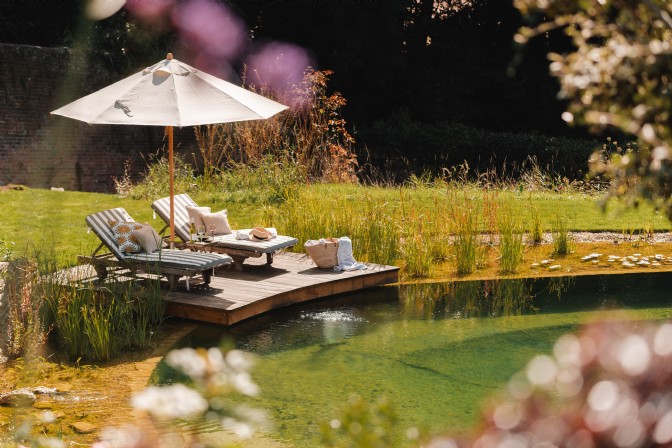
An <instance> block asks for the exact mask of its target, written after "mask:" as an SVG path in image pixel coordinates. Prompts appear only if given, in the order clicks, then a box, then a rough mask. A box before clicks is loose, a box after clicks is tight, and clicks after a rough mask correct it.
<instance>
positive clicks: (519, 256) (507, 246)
mask: <svg viewBox="0 0 672 448" xmlns="http://www.w3.org/2000/svg"><path fill="white" fill-rule="evenodd" d="M498 228H499V255H500V259H499V271H500V272H501V273H502V274H515V273H516V272H518V269H519V268H520V265H521V264H522V263H523V255H524V252H525V245H524V244H523V226H522V224H521V222H520V220H519V219H517V218H516V217H515V215H514V213H513V211H512V210H511V209H503V210H502V211H501V212H500V214H499V220H498Z"/></svg>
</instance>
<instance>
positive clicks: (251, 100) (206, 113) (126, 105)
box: [51, 53, 287, 242]
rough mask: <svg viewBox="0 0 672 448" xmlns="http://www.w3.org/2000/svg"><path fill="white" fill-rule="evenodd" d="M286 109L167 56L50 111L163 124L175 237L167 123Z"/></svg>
mask: <svg viewBox="0 0 672 448" xmlns="http://www.w3.org/2000/svg"><path fill="white" fill-rule="evenodd" d="M285 109H287V106H284V105H282V104H280V103H278V102H275V101H273V100H270V99H268V98H265V97H263V96H261V95H258V94H256V93H254V92H251V91H249V90H246V89H244V88H242V87H238V86H236V85H235V84H231V83H229V82H227V81H224V80H222V79H219V78H217V77H215V76H212V75H209V74H207V73H205V72H202V71H200V70H197V69H195V68H193V67H191V66H190V65H187V64H185V63H183V62H180V61H178V60H177V59H173V55H172V54H170V53H168V56H167V57H166V59H164V60H163V61H160V62H158V63H157V64H154V65H153V66H151V67H147V68H146V69H144V70H142V71H140V72H138V73H136V74H134V75H131V76H129V77H128V78H124V79H122V80H121V81H118V82H116V83H114V84H111V85H109V86H107V87H105V88H103V89H101V90H98V91H96V92H94V93H91V94H90V95H87V96H85V97H82V98H80V99H78V100H76V101H73V102H72V103H70V104H67V105H65V106H63V107H61V108H60V109H56V110H54V111H52V112H51V113H52V114H54V115H61V116H64V117H69V118H74V119H75V120H80V121H84V122H86V123H93V124H127V125H149V126H167V133H168V165H169V170H170V197H171V204H170V215H171V216H170V217H171V219H170V238H171V242H172V241H173V240H174V237H175V230H174V204H173V201H172V198H173V196H174V191H173V126H178V127H182V126H197V125H203V124H213V123H230V122H236V121H247V120H259V119H265V118H269V117H271V116H273V115H275V114H277V113H278V112H281V111H283V110H285Z"/></svg>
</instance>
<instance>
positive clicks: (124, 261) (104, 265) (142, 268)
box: [78, 207, 233, 290]
mask: <svg viewBox="0 0 672 448" xmlns="http://www.w3.org/2000/svg"><path fill="white" fill-rule="evenodd" d="M111 220H113V221H117V222H132V221H133V218H131V216H130V215H129V214H128V213H127V212H126V210H124V209H123V208H121V207H119V208H114V209H110V210H106V211H103V212H99V213H93V214H91V215H89V216H87V217H86V223H87V225H88V226H89V227H90V228H91V230H93V232H94V233H95V234H96V236H98V238H99V239H100V241H101V243H100V245H99V246H98V247H97V248H96V249H95V250H94V251H93V253H92V254H91V255H90V256H84V255H80V256H79V257H78V258H79V261H80V262H81V263H89V264H91V265H92V266H93V267H94V269H95V271H96V274H97V276H98V278H99V279H100V280H101V281H103V280H105V278H106V277H107V276H108V271H109V270H110V269H111V268H116V269H127V270H128V273H129V275H131V276H137V274H138V273H146V274H152V275H158V276H165V277H166V278H167V279H168V282H169V284H170V287H171V289H174V288H175V287H176V286H177V282H178V280H179V279H180V278H181V277H185V280H186V285H187V290H189V280H190V279H192V278H193V277H195V276H198V275H200V276H201V278H202V280H203V282H204V283H205V284H209V283H210V280H211V277H212V273H213V271H214V269H215V268H217V267H220V266H226V265H229V264H231V263H232V261H233V260H232V259H231V257H228V256H226V255H221V254H206V253H202V252H199V253H194V252H191V251H176V250H169V249H162V250H161V251H157V252H155V253H153V254H145V253H143V254H129V255H127V254H123V253H121V252H120V251H119V247H118V245H117V242H116V240H115V238H114V235H113V233H112V229H111V228H110V226H109V224H108V221H111ZM103 249H107V251H108V252H102V253H101V250H103Z"/></svg>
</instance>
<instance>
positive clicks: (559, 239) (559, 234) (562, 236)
mask: <svg viewBox="0 0 672 448" xmlns="http://www.w3.org/2000/svg"><path fill="white" fill-rule="evenodd" d="M552 235H553V253H555V254H557V255H567V254H569V253H570V252H571V251H572V239H571V235H570V231H569V223H568V219H567V218H566V217H564V216H560V215H556V217H555V221H554V223H553V230H552Z"/></svg>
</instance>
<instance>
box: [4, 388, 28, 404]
mask: <svg viewBox="0 0 672 448" xmlns="http://www.w3.org/2000/svg"><path fill="white" fill-rule="evenodd" d="M36 399H37V397H35V394H34V393H32V392H31V391H30V390H29V389H16V390H13V391H11V392H8V393H6V394H0V406H17V407H18V406H32V404H33V403H35V400H36Z"/></svg>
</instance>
